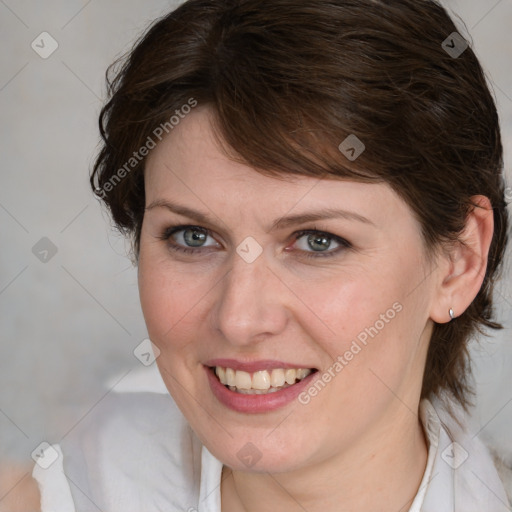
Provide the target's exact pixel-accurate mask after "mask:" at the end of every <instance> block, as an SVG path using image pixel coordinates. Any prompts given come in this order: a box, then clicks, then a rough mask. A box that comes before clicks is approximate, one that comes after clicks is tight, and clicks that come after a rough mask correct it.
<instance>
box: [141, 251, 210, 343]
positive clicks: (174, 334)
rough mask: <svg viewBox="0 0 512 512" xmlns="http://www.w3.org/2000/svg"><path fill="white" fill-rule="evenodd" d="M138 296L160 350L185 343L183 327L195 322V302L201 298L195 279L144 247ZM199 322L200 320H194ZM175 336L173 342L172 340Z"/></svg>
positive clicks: (154, 340) (153, 338)
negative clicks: (146, 250) (146, 251)
mask: <svg viewBox="0 0 512 512" xmlns="http://www.w3.org/2000/svg"><path fill="white" fill-rule="evenodd" d="M138 281H139V296H140V302H141V307H142V312H143V314H144V319H145V321H146V326H147V329H148V334H149V337H150V338H151V340H152V341H153V342H154V343H156V345H157V346H158V347H159V348H160V350H161V351H168V350H171V349H175V350H177V349H179V348H180V344H181V345H186V343H187V341H188V340H187V337H186V336H184V334H185V333H184V332H183V329H184V328H186V327H187V326H189V328H191V325H194V318H193V317H194V314H197V313H196V311H197V310H194V305H195V304H197V303H198V302H199V300H200V298H201V290H198V288H197V287H196V286H195V285H196V284H197V282H196V281H191V280H190V279H187V278H186V276H185V275H184V274H180V273H179V272H177V271H176V269H175V268H171V267H170V265H169V264H168V262H166V261H165V260H162V258H158V257H152V255H151V254H148V253H145V252H144V251H143V250H141V255H140V258H139V274H138ZM195 325H197V323H196V324H195ZM178 333H179V334H178ZM169 340H172V344H171V343H169Z"/></svg>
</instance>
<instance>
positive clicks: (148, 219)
mask: <svg viewBox="0 0 512 512" xmlns="http://www.w3.org/2000/svg"><path fill="white" fill-rule="evenodd" d="M210 121H211V119H210V112H209V110H208V108H207V107H201V108H197V109H195V110H194V112H192V113H191V114H189V115H188V116H187V117H186V118H185V119H184V120H182V121H181V122H180V124H179V125H178V126H176V127H175V128H174V130H173V131H172V132H170V134H169V135H168V136H167V137H166V138H165V139H164V140H163V141H162V143H160V144H159V145H158V146H157V147H156V148H155V149H154V150H153V151H152V153H151V154H150V155H149V158H148V161H147V165H146V170H145V186H146V206H147V207H148V206H150V205H151V204H152V203H155V202H156V201H172V202H178V203H180V204H181V205H184V206H187V207H189V208H192V209H194V210H198V211H200V212H202V213H204V214H207V215H209V216H211V218H212V220H211V222H209V223H207V224H204V223H198V222H197V221H196V220H195V219H193V218H189V217H184V216H181V215H178V214H175V213H173V212H171V211H170V210H169V209H167V208H165V207H162V206H155V207H150V208H148V209H147V210H146V212H145V215H144V222H143V226H142V233H141V244H140V246H141V250H140V258H139V289H140V298H141V304H142V309H143V313H144V317H145V320H146V323H147V327H148V332H149V336H150V338H151V340H152V341H153V343H154V344H155V345H156V346H157V347H158V348H159V349H160V351H161V354H160V356H159V357H158V359H157V364H158V366H159V369H160V372H161V374H162V377H163V379H164V381H165V383H166V385H167V388H168V389H169V391H170V393H171V394H172V396H173V397H174V399H175V400H176V402H177V404H178V406H179V407H180V409H181V410H182V411H183V413H184V415H185V416H186V418H187V420H188V421H189V423H190V425H191V426H192V428H193V429H194V431H195V432H196V433H197V435H198V436H199V438H200V439H201V441H202V442H203V443H204V444H205V445H206V446H207V448H208V449H209V450H210V452H211V453H213V454H214V455H215V456H216V457H217V458H218V459H219V460H221V461H222V462H223V463H224V464H225V466H226V467H225V471H224V472H223V477H224V478H223V483H222V488H221V490H222V510H223V512H229V511H232V510H238V511H239V510H247V511H254V512H256V511H263V510H271V509H272V510H284V511H295V510H304V509H305V510H308V511H309V512H315V511H320V510H322V511H323V512H328V511H331V510H333V511H334V510H336V511H340V510H346V511H348V510H352V511H353V510H358V511H363V510H386V511H387V510H389V511H398V510H407V506H408V505H410V503H411V502H412V500H413V498H414V496H415V494H416V492H417V490H418V487H419V484H420V482H421V478H422V476H423V472H424V470H425V465H426V457H427V444H426V440H425V437H424V433H423V429H422V427H421V424H420V421H419V419H418V404H419V400H420V392H421V383H422V376H423V368H424V365H425V359H426V354H427V348H428V342H429V339H430V335H431V330H432V326H433V321H436V322H448V321H449V320H450V318H449V315H448V310H449V308H450V307H451V308H453V309H454V311H455V315H459V314H460V313H461V312H462V311H464V309H465V308H467V306H468V305H469V304H470V303H471V301H472V300H473V298H474V297H475V296H476V294H477V292H478V290H479V288H480V286H481V283H482V280H483V276H484V272H485V266H486V262H487V259H486V258H487V252H488V249H489V244H490V241H491V237H492V230H493V222H492V210H490V209H489V208H490V205H489V202H488V200H487V199H486V198H484V197H481V196H477V200H478V201H480V203H481V205H482V207H483V208H477V209H475V210H474V212H473V213H472V214H471V215H470V216H469V217H468V222H467V228H466V231H465V233H464V239H465V240H466V242H467V247H464V246H457V247H455V248H454V249H452V250H451V252H449V253H444V252H441V253H439V255H438V256H436V258H434V260H433V261H429V260H428V259H427V257H426V253H425V248H424V246H423V242H422V238H421V233H420V226H419V224H418V222H417V221H416V219H415V218H414V217H413V215H412V214H411V211H410V209H409V208H408V206H407V205H406V204H405V203H404V202H403V201H402V200H401V199H400V198H399V197H398V196H397V195H396V194H395V193H394V192H393V191H392V189H391V188H390V187H389V186H387V185H386V184H378V185H375V184H363V183H357V182H353V181H346V180H332V179H329V180H318V179H316V178H310V177H291V176H286V179H285V180H282V179H276V178H271V177H267V176H263V175H261V174H258V173H257V172H255V171H254V170H253V169H251V168H250V167H248V166H246V165H243V164H240V163H236V162H234V161H232V160H229V159H228V158H227V157H226V156H225V155H224V154H223V153H222V152H221V150H220V149H219V147H218V145H217V144H216V142H215V139H214V137H213V131H212V126H211V122H210ZM340 158H343V156H342V155H341V154H340ZM326 207H330V208H343V209H344V210H348V211H351V212H354V213H357V214H359V215H362V216H364V217H365V218H367V219H368V220H369V221H370V223H365V222H361V221H357V220H349V219H343V218H337V219H334V218H333V219H328V220H318V221H315V222H306V223H300V224H294V225H291V226H288V227H286V228H282V229H276V230H274V231H269V226H271V225H272V223H273V222H274V221H276V220H278V219H280V218H281V217H283V216H287V215H291V214H298V213H302V212H308V211H313V210H320V209H322V208H326ZM179 225H184V226H199V227H201V228H206V229H209V230H210V231H211V236H208V237H207V239H206V240H205V241H204V244H203V246H202V248H201V246H196V248H198V252H197V253H196V254H184V253H181V252H175V251H173V250H172V249H171V248H170V246H171V245H172V243H174V244H176V245H179V246H182V247H185V248H186V247H190V245H187V243H186V242H187V240H186V239H184V231H179V232H177V233H175V234H174V235H173V236H172V237H171V238H169V240H167V241H166V240H162V239H161V236H162V233H163V232H164V231H165V230H166V229H167V228H169V227H172V226H179ZM307 229H310V230H317V231H319V232H320V233H323V234H329V235H331V236H338V237H341V238H343V239H346V240H347V241H348V242H350V244H351V247H350V248H342V249H341V251H340V252H337V253H336V254H335V255H334V252H335V251H337V247H339V244H338V243H337V241H336V238H331V239H330V240H331V245H330V246H329V247H327V248H326V250H325V251H324V252H331V253H333V256H332V257H330V258H322V257H314V256H315V254H318V253H319V252H321V249H318V248H317V247H315V246H314V245H313V247H312V246H311V245H308V235H303V236H302V237H300V238H297V233H298V232H299V231H300V230H307ZM249 236H250V237H253V238H254V239H255V240H256V241H257V242H258V244H259V245H260V246H261V248H262V250H263V252H262V254H261V255H260V256H259V257H258V258H256V260H255V261H253V262H252V263H247V262H246V261H245V260H244V259H242V258H241V257H240V256H239V254H238V253H237V251H236V248H237V246H238V245H239V244H240V243H241V242H242V241H244V240H245V239H246V237H249ZM315 251H316V252H315ZM308 255H310V256H313V257H311V258H307V256H308ZM396 303H399V305H400V306H401V310H400V312H397V313H396V315H395V316H394V318H393V319H392V320H389V321H388V322H386V323H385V326H384V327H383V328H382V329H379V332H378V334H377V335H375V336H374V337H373V338H369V340H368V343H367V345H366V346H364V347H363V348H362V350H361V351H360V352H359V353H357V355H355V356H354V357H353V359H352V360H351V361H349V363H348V364H347V365H346V366H344V368H343V369H342V371H340V372H338V373H337V374H336V377H335V378H333V379H332V380H331V381H330V382H329V383H328V384H327V385H326V386H325V387H324V388H323V389H322V391H321V392H319V393H318V394H317V396H314V397H312V398H311V400H310V401H309V403H307V404H306V405H304V404H301V403H299V402H298V401H297V400H294V401H293V402H292V403H291V404H289V405H287V406H285V407H283V408H280V409H278V410H275V411H272V412H266V413H259V414H243V413H239V412H235V411H232V410H230V409H228V408H226V407H225V406H224V405H222V404H221V403H220V402H219V401H218V400H217V399H216V398H215V397H214V395H213V394H212V392H211V390H210V387H209V384H208V381H207V377H206V372H205V369H204V366H203V364H204V363H205V362H206V361H207V360H209V359H212V358H233V359H237V360H239V361H254V360H262V359H276V360H280V361H285V362H288V363H293V365H294V366H296V367H297V368H316V369H318V370H319V372H318V374H317V375H318V376H319V377H320V376H321V375H322V374H323V373H325V371H327V370H328V368H329V367H332V365H333V363H334V361H335V360H336V358H337V357H338V356H340V355H341V356H343V354H345V352H346V351H347V350H349V348H350V346H351V343H352V341H353V340H355V339H356V338H357V336H358V334H360V333H361V332H362V331H364V330H365V328H368V327H370V326H374V325H375V324H376V321H377V320H379V319H380V318H381V315H382V314H385V313H386V311H387V310H389V309H390V308H392V306H393V304H396ZM248 442H251V443H252V444H253V445H254V446H255V447H256V448H257V450H258V452H259V453H260V454H261V458H260V460H259V461H258V462H257V463H256V464H255V465H254V466H252V467H251V468H248V467H247V466H246V465H245V464H244V463H243V462H242V461H241V460H240V459H239V458H238V457H237V453H238V451H239V450H240V449H241V448H242V447H244V446H245V445H246V443H248ZM369 490H371V492H369Z"/></svg>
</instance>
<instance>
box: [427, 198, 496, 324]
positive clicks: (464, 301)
mask: <svg viewBox="0 0 512 512" xmlns="http://www.w3.org/2000/svg"><path fill="white" fill-rule="evenodd" d="M471 200H472V202H473V203H474V204H475V205H477V206H475V207H473V209H472V210H471V211H470V213H469V214H468V215H467V217H466V224H465V228H464V231H463V232H462V234H461V236H460V240H461V241H462V242H463V243H460V242H458V243H456V244H455V245H454V247H453V248H452V249H450V250H449V253H448V254H447V255H446V256H441V258H442V259H441V260H440V261H439V267H438V268H439V270H440V273H439V277H440V279H439V286H438V290H437V296H436V300H435V303H434V304H433V306H432V310H431V314H430V318H431V319H432V320H434V322H437V323H441V324H442V323H446V322H449V321H450V320H451V318H450V315H449V310H450V308H451V309H453V312H454V316H455V317H457V316H459V315H461V314H462V313H463V312H464V311H465V310H466V309H467V308H468V307H469V305H470V304H471V303H472V302H473V300H474V298H475V297H476V296H477V294H478V292H479V291H480V288H481V287H482V283H483V280H484V277H485V271H486V269H487V260H488V254H489V248H490V245H491V241H492V236H493V232H494V217H493V209H492V205H491V202H490V200H489V199H488V198H487V197H485V196H482V195H478V196H473V197H472V198H471Z"/></svg>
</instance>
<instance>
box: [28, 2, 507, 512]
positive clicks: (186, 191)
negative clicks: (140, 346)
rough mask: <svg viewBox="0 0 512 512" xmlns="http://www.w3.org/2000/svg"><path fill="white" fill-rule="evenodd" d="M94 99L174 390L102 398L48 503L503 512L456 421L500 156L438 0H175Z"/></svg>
mask: <svg viewBox="0 0 512 512" xmlns="http://www.w3.org/2000/svg"><path fill="white" fill-rule="evenodd" d="M110 93H111V98H110V100H109V102H108V104H107V105H106V106H105V107H104V109H103V111H102V114H101V122H100V126H101V133H102V137H103V141H104V144H103V147H102V149H101V152H100V154H99V156H98V158H97V161H96V164H95V167H94V172H93V174H92V176H91V184H92V186H93V188H94V190H95V192H96V194H97V195H98V196H99V197H100V198H101V199H102V200H103V201H104V203H105V204H106V205H107V207H108V208H109V209H110V211H111V213H112V216H113V219H114V221H115V222H116V224H117V226H118V227H119V228H120V229H121V230H122V231H124V232H125V233H126V234H128V235H130V236H132V240H133V242H134V243H133V249H134V257H135V260H136V263H137V266H138V275H139V289H140V298H141V305H142V310H143V313H144V317H145V320H146V324H147V328H148V333H149V338H150V339H151V340H152V343H153V344H154V345H153V346H154V352H155V356H156V362H157V365H158V368H159V370H160V373H161V376H162V378H163V381H164V382H165V385H166V387H167V389H168V391H169V394H170V396H169V395H158V394H155V393H139V394H133V395H130V394H125V395H123V396H120V397H117V398H112V397H107V399H106V400H105V401H104V402H103V403H102V404H101V405H100V406H99V407H98V408H97V410H95V411H94V414H91V418H89V421H88V422H87V423H84V424H83V425H81V426H80V428H79V429H77V431H76V432H74V433H73V435H71V436H69V437H68V438H67V439H65V440H64V441H63V442H62V443H61V446H62V452H61V451H60V446H55V447H54V448H53V449H55V451H56V453H58V455H59V460H58V462H56V463H55V464H52V465H51V466H49V467H48V468H46V469H44V468H43V467H41V465H36V466H35V468H34V477H35V478H36V479H37V480H38V482H39V486H40V490H41V496H42V498H41V503H42V510H44V511H45V512H46V510H57V509H58V510H66V511H67V510H70V511H71V510H97V509H100V510H108V511H109V512H110V511H123V512H127V511H142V510H144V511H151V510H155V511H156V510H166V511H168V510H173V511H174V510H185V511H186V510H188V511H195V510H198V511H209V512H214V511H216V512H218V511H222V512H232V511H241V510H246V511H252V512H256V511H267V510H280V511H295V510H307V511H309V512H314V511H319V510H322V511H324V512H326V511H331V510H332V511H341V510H343V511H366V510H383V511H396V512H398V511H406V510H407V511H409V512H419V511H420V510H421V511H425V512H427V511H436V512H448V511H450V512H453V511H457V512H471V511H475V512H476V511H479V512H482V511H484V510H485V511H486V512H499V511H505V510H509V504H508V498H507V496H506V491H505V485H504V484H505V483H504V481H503V478H504V477H503V476H500V475H499V474H498V471H497V468H496V467H495V465H494V462H493V459H492V457H491V454H490V453H489V451H488V449H487V448H486V447H485V446H484V445H483V444H482V443H481V442H480V441H479V439H478V436H476V435H475V432H471V431H470V430H469V428H468V421H469V420H468V418H467V417H466V415H465V413H466V412H467V411H468V410H469V406H470V405H471V379H470V377H471V375H470V366H469V361H468V355H467V344H468V341H469V339H470V337H471V336H472V335H474V334H475V333H476V332H478V331H482V330H483V329H484V328H485V327H487V328H494V329H496V328H500V327H501V326H500V325H499V324H498V323H497V322H495V321H494V320H493V304H492V291H493V285H494V282H495V280H496V278H497V275H498V271H499V269H500V265H501V263H502V259H503V254H504V250H505V246H506V242H507V234H506V233H507V227H508V217H507V210H506V202H505V193H504V182H503V176H502V168H503V161H502V146H501V140H500V131H499V125H498V118H497V113H496V108H495V104H494V102H493V99H492V96H491V94H490V92H489V90H488V88H487V85H486V81H485V77H484V74H483V72H482V69H481V67H480V65H479V63H478V61H477V59H476V57H475V55H474V53H473V51H472V50H471V48H470V47H469V46H468V44H467V43H466V41H465V40H464V39H463V38H462V36H461V35H460V34H458V33H457V30H456V27H455V26H454V24H453V22H452V21H451V20H450V18H449V16H448V15H447V13H446V12H445V10H444V9H443V8H442V7H441V6H439V5H438V4H437V3H435V2H433V1H430V0H420V1H418V0H393V1H391V2H382V1H379V0H336V1H332V0H331V1H327V0H319V1H316V2H307V1H304V0H273V1H272V2H268V3H263V2H261V1H256V0H246V1H234V0H219V1H215V2H211V1H206V0H190V1H188V2H185V3H184V4H183V5H181V6H180V7H179V8H178V9H177V10H175V11H174V12H172V13H170V14H169V15H168V16H166V17H164V18H162V19H161V20H159V21H158V22H157V23H155V24H154V25H153V27H152V28H151V29H150V30H149V31H148V32H147V34H146V35H145V36H144V37H143V38H142V39H141V40H140V41H139V42H138V44H137V45H136V46H135V47H134V49H133V50H132V51H131V52H130V54H129V56H128V58H127V60H126V62H125V63H124V65H123V67H122V68H121V69H120V70H119V71H118V73H117V74H116V76H115V78H114V79H113V80H112V81H111V82H110ZM171 397H172V398H171ZM52 500H53V501H52Z"/></svg>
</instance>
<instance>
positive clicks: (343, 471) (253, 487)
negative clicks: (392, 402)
mask: <svg viewBox="0 0 512 512" xmlns="http://www.w3.org/2000/svg"><path fill="white" fill-rule="evenodd" d="M404 409H405V408H404ZM426 462H427V442H426V439H425V434H424V431H423V427H422V425H421V422H420V420H419V418H418V417H417V416H415V415H414V414H412V413H411V411H410V410H408V409H405V410H404V412H403V414H402V415H401V417H400V418H399V420H398V421H397V419H396V417H395V418H394V420H393V421H390V422H387V423H386V422H384V423H382V424H380V425H376V426H375V427H374V428H373V429H372V432H371V433H368V432H367V433H366V434H365V435H364V437H363V436H362V437H361V439H360V442H358V443H356V444H355V445H353V446H351V447H350V448H349V449H347V450H344V451H343V452H340V453H335V454H333V455H332V456H331V457H329V458H328V459H324V460H322V461H321V462H319V463H317V464H314V465H310V466H307V467H304V468H301V469H300V470H296V471H293V472H290V473H250V472H243V471H232V470H230V469H228V468H226V467H225V468H224V471H223V482H222V488H221V496H222V512H234V511H237V512H240V511H245V512H262V511H267V510H281V511H283V512H295V511H297V512H298V511H301V512H303V511H304V510H307V511H308V512H320V511H321V512H331V511H332V512H334V511H336V512H341V511H347V512H348V511H354V510H357V511H359V512H363V511H368V512H369V511H374V510H382V511H388V510H389V511H390V512H391V511H394V512H396V511H405V510H409V507H410V505H411V504H412V502H413V500H414V497H415V496H416V494H417V492H418V489H419V486H420V483H421V480H422V478H423V474H424V472H425V467H426Z"/></svg>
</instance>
